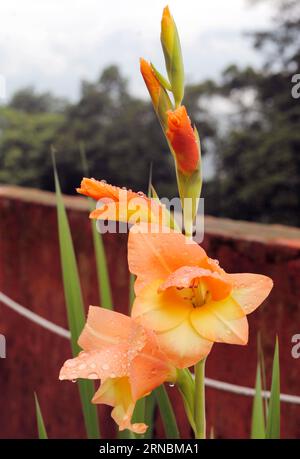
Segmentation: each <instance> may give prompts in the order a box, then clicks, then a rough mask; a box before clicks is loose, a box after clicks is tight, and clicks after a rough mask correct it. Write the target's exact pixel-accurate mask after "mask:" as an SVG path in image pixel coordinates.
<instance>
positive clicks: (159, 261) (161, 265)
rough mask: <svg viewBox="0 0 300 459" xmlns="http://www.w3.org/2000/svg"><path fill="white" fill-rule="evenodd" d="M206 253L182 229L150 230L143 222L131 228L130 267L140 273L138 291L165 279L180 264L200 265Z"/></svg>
mask: <svg viewBox="0 0 300 459" xmlns="http://www.w3.org/2000/svg"><path fill="white" fill-rule="evenodd" d="M154 229H155V228H154ZM206 257H207V255H206V253H205V251H204V250H203V249H202V248H201V247H200V246H198V244H196V243H195V242H193V241H191V240H187V238H186V237H185V236H183V235H182V234H181V233H177V232H175V231H169V232H166V233H164V232H163V231H161V230H159V229H158V230H157V232H154V231H148V230H147V225H143V224H141V225H135V226H134V227H133V228H131V230H130V233H129V239H128V263H129V269H130V271H131V272H132V273H133V274H136V275H137V281H136V283H135V292H136V294H138V292H140V291H141V289H142V288H143V287H145V286H146V285H147V284H149V283H150V282H151V281H153V280H155V279H162V280H164V279H166V278H167V277H168V276H169V275H170V274H171V273H172V272H173V271H175V270H176V269H178V268H180V267H181V266H187V265H188V266H197V265H199V264H200V263H201V261H203V260H204V259H205V258H206Z"/></svg>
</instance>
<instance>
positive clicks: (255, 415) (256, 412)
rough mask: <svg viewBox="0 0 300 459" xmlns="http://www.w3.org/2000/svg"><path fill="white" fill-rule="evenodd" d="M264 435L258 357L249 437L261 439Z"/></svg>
mask: <svg viewBox="0 0 300 459" xmlns="http://www.w3.org/2000/svg"><path fill="white" fill-rule="evenodd" d="M265 437H266V431H265V415H264V401H263V397H262V384H261V368H260V361H259V359H258V363H257V370H256V383H255V396H254V400H253V409H252V424H251V438H252V439H262V438H265Z"/></svg>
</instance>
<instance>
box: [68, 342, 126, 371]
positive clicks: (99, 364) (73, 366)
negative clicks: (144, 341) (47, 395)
mask: <svg viewBox="0 0 300 459" xmlns="http://www.w3.org/2000/svg"><path fill="white" fill-rule="evenodd" d="M127 349H128V346H127V345H125V344H122V345H117V346H111V347H109V348H107V349H105V350H101V351H97V350H94V351H89V352H80V354H79V355H78V356H77V357H75V358H74V359H69V360H67V361H66V362H65V363H64V365H63V367H62V369H61V370H60V374H59V379H60V380H64V379H69V380H74V379H78V378H85V379H107V378H115V377H117V376H118V377H122V376H126V375H128V373H129V367H130V360H129V359H128V356H127Z"/></svg>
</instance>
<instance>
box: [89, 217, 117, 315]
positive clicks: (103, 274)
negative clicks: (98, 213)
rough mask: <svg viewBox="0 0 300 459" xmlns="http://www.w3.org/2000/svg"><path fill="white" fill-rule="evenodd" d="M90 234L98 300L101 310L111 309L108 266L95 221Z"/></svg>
mask: <svg viewBox="0 0 300 459" xmlns="http://www.w3.org/2000/svg"><path fill="white" fill-rule="evenodd" d="M92 232H93V241H94V250H95V257H96V267H97V278H98V286H99V298H100V303H101V306H102V307H103V308H106V309H111V310H112V309H113V302H112V295H111V287H110V281H109V274H108V266H107V260H106V254H105V249H104V244H103V240H102V235H101V234H100V233H99V232H98V231H97V225H96V222H95V221H92Z"/></svg>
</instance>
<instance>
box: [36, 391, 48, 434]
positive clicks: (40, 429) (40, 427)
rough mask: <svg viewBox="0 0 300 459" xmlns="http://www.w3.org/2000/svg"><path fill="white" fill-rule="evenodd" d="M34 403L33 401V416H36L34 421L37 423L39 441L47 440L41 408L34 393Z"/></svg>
mask: <svg viewBox="0 0 300 459" xmlns="http://www.w3.org/2000/svg"><path fill="white" fill-rule="evenodd" d="M34 401H35V414H36V421H37V428H38V434H39V439H40V440H47V439H48V435H47V431H46V427H45V423H44V419H43V415H42V412H41V407H40V404H39V401H38V398H37V395H36V393H34Z"/></svg>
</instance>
